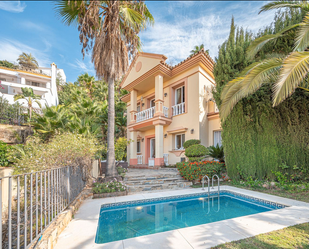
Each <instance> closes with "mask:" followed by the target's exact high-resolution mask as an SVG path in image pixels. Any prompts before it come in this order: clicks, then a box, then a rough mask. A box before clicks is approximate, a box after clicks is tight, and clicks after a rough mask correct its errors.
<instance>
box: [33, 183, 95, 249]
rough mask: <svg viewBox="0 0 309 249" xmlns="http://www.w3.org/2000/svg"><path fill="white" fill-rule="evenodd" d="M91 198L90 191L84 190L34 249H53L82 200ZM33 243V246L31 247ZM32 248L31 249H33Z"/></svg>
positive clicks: (48, 229)
mask: <svg viewBox="0 0 309 249" xmlns="http://www.w3.org/2000/svg"><path fill="white" fill-rule="evenodd" d="M91 197H92V189H91V188H85V189H84V190H83V191H82V192H81V193H80V194H79V195H78V196H77V197H76V198H75V200H74V201H73V202H72V203H71V204H70V206H69V207H68V208H67V209H66V210H65V211H63V212H62V213H60V215H59V216H58V217H57V218H56V219H55V220H54V221H53V222H52V223H51V224H50V225H49V226H48V227H47V229H46V230H45V231H44V233H43V236H42V239H41V240H40V241H39V242H38V243H37V246H36V247H35V249H53V248H54V247H55V245H56V243H57V239H58V236H59V235H60V234H61V232H62V231H63V230H64V229H65V228H66V226H67V225H68V224H69V222H70V221H71V220H72V217H73V215H74V214H75V213H76V211H77V210H78V208H79V207H80V205H81V203H82V202H83V200H85V199H88V198H91ZM34 245H35V243H34V244H33V246H34ZM33 246H32V247H31V248H33Z"/></svg>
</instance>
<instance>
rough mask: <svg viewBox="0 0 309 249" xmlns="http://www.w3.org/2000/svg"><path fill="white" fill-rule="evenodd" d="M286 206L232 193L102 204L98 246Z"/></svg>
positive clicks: (97, 235)
mask: <svg viewBox="0 0 309 249" xmlns="http://www.w3.org/2000/svg"><path fill="white" fill-rule="evenodd" d="M284 207H286V206H285V205H282V204H280V203H275V202H270V201H265V200H263V199H258V198H254V197H250V196H247V195H243V194H238V193H234V192H231V191H221V192H220V195H218V193H217V192H215V193H211V195H210V197H209V198H208V194H207V193H197V194H190V195H179V196H172V197H163V198H155V199H146V200H138V201H129V202H120V203H112V204H105V205H102V207H101V210H100V217H99V222H98V228H97V234H96V238H95V242H96V243H98V244H101V243H107V242H112V241H117V240H123V239H128V238H133V237H139V236H143V235H149V234H154V233H159V232H165V231H170V230H175V229H179V228H184V227H191V226H196V225H201V224H206V223H211V222H216V221H220V220H226V219H231V218H236V217H240V216H246V215H251V214H256V213H262V212H267V211H271V210H275V209H281V208H284Z"/></svg>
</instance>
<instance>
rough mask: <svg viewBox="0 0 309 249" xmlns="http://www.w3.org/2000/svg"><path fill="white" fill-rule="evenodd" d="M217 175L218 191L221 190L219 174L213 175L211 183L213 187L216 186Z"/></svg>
mask: <svg viewBox="0 0 309 249" xmlns="http://www.w3.org/2000/svg"><path fill="white" fill-rule="evenodd" d="M215 176H216V177H217V178H218V193H219V192H220V179H219V176H218V175H213V176H212V178H211V185H212V188H214V177H215Z"/></svg>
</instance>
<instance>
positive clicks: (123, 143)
mask: <svg viewBox="0 0 309 249" xmlns="http://www.w3.org/2000/svg"><path fill="white" fill-rule="evenodd" d="M128 144H130V141H128V140H127V139H126V138H125V137H120V138H118V139H117V141H116V143H115V159H116V161H122V160H123V159H124V158H126V157H127V146H128Z"/></svg>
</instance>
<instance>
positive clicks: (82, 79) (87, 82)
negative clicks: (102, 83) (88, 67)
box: [77, 73, 96, 100]
mask: <svg viewBox="0 0 309 249" xmlns="http://www.w3.org/2000/svg"><path fill="white" fill-rule="evenodd" d="M77 81H78V82H79V84H80V85H82V86H83V87H85V88H86V92H87V94H88V96H89V98H90V99H91V100H92V99H93V90H94V89H93V87H94V83H95V81H96V80H95V77H94V76H90V75H89V74H88V73H84V74H82V75H80V76H79V77H78V79H77Z"/></svg>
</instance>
